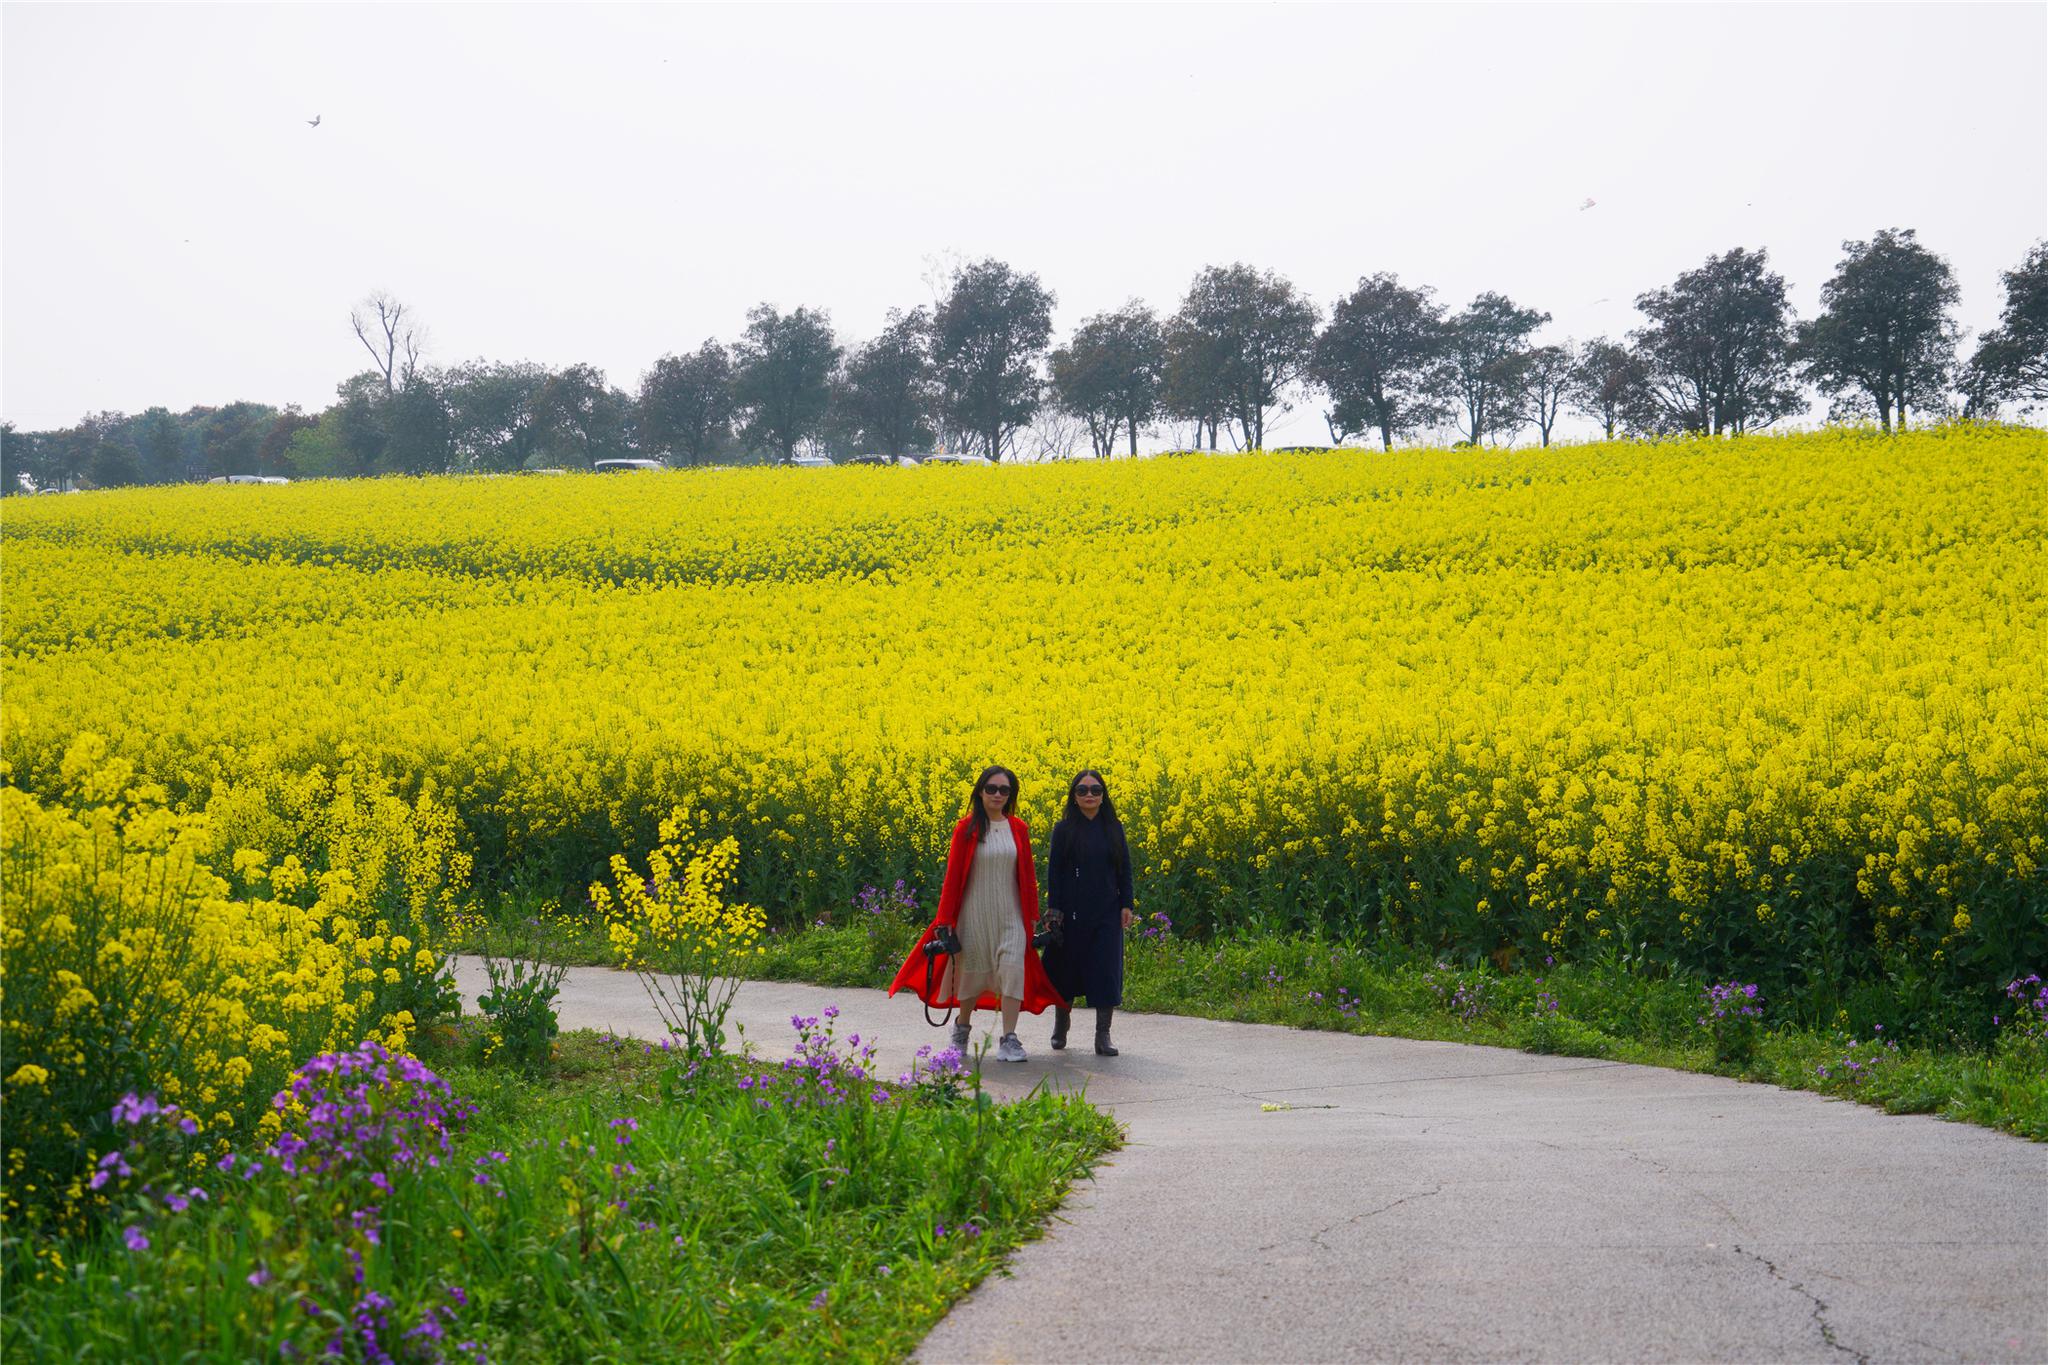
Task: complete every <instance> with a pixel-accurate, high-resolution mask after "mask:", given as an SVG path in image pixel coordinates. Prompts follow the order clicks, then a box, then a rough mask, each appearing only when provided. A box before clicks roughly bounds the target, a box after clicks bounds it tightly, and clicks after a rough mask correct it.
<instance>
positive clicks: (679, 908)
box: [590, 808, 768, 975]
mask: <svg viewBox="0 0 2048 1365" xmlns="http://www.w3.org/2000/svg"><path fill="white" fill-rule="evenodd" d="M696 824H697V821H696V819H695V818H694V817H693V815H692V814H691V812H690V811H689V810H688V809H687V808H684V809H678V810H676V811H674V812H672V813H671V814H670V815H669V816H668V818H667V819H665V820H663V821H662V822H661V843H660V844H659V845H658V846H657V847H656V848H655V849H654V850H653V851H652V852H650V853H649V854H648V855H647V876H646V877H645V878H642V877H641V876H640V875H639V874H638V873H636V872H635V871H634V870H633V866H632V864H631V863H630V862H628V861H627V859H626V857H625V855H624V854H620V853H614V854H613V855H612V859H611V872H612V880H613V882H614V883H616V885H617V886H618V892H617V894H616V895H614V894H613V892H612V890H611V888H610V887H607V886H606V885H605V884H604V883H602V882H598V883H594V884H593V885H592V886H591V888H590V903H591V905H592V906H594V907H595V908H596V911H597V913H598V915H599V916H600V917H602V918H603V919H604V921H605V923H606V925H607V926H608V931H609V933H610V936H611V942H612V947H613V948H614V949H616V950H617V952H618V955H619V960H620V961H621V962H623V963H625V964H626V965H627V966H629V967H634V968H646V967H650V966H659V967H671V968H674V969H676V970H682V971H688V972H694V973H698V974H713V975H716V974H731V973H732V972H733V971H734V970H735V969H736V968H738V967H739V965H740V963H741V962H742V961H743V960H744V959H746V958H748V957H751V956H754V955H755V954H757V953H759V952H761V951H762V950H761V948H760V946H759V939H760V937H761V931H762V930H763V929H765V928H767V924H768V918H767V915H766V914H765V913H764V912H763V911H762V910H761V909H760V907H759V906H754V905H746V904H741V903H737V902H735V903H731V904H728V903H727V901H726V899H725V892H726V890H727V888H728V887H730V886H731V884H732V880H733V874H734V871H735V869H736V868H737V867H738V865H739V856H740V847H739V841H738V840H737V839H734V838H733V837H732V836H731V835H727V836H726V837H724V838H723V839H716V840H713V841H711V842H709V843H708V844H706V845H704V846H703V847H701V848H700V847H697V846H696V841H695V838H694V833H695V826H696Z"/></svg>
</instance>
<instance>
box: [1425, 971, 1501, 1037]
mask: <svg viewBox="0 0 2048 1365" xmlns="http://www.w3.org/2000/svg"><path fill="white" fill-rule="evenodd" d="M1422 979H1423V982H1424V984H1426V985H1427V986H1428V987H1429V989H1430V992H1431V993H1432V994H1433V995H1435V996H1436V1000H1437V1003H1438V1004H1439V1005H1442V1006H1443V1007H1444V1008H1445V1009H1446V1010H1449V1011H1450V1012H1451V1013H1452V1014H1455V1015H1456V1016H1458V1018H1460V1019H1463V1020H1464V1021H1465V1022H1466V1023H1470V1022H1472V1021H1473V1020H1474V1019H1477V1018H1478V1017H1479V1016H1480V1015H1482V1014H1484V1013H1486V1011H1487V1008H1488V1007H1489V1006H1490V1005H1491V1004H1492V1003H1493V990H1492V985H1491V983H1490V982H1488V981H1487V979H1486V978H1485V977H1484V976H1480V975H1477V974H1474V975H1471V976H1467V975H1466V974H1464V973H1462V972H1457V971H1453V970H1452V969H1451V964H1450V963H1448V962H1439V963H1437V964H1436V967H1435V968H1434V969H1433V970H1432V971H1430V972H1429V973H1428V974H1426V975H1425V976H1424V977H1423V978H1422Z"/></svg>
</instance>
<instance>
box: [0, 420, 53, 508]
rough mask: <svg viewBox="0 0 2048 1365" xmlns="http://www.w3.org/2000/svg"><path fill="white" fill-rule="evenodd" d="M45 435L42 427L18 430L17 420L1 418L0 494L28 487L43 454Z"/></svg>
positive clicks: (11, 495)
mask: <svg viewBox="0 0 2048 1365" xmlns="http://www.w3.org/2000/svg"><path fill="white" fill-rule="evenodd" d="M42 437H43V434H42V433H41V432H39V431H16V430H15V429H14V423H12V422H0V497H13V496H15V495H16V494H19V493H26V492H28V491H29V488H30V486H31V485H32V484H33V483H34V482H35V470H36V467H37V465H38V463H39V461H40V459H41V456H42Z"/></svg>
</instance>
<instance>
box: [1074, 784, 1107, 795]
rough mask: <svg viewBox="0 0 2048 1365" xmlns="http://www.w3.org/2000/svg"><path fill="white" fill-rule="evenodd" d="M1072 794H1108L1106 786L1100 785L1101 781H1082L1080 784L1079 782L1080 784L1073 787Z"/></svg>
mask: <svg viewBox="0 0 2048 1365" xmlns="http://www.w3.org/2000/svg"><path fill="white" fill-rule="evenodd" d="M1074 795H1076V796H1107V795H1109V792H1108V790H1107V789H1106V788H1104V787H1103V785H1102V784H1101V783H1099V782H1083V783H1082V784H1081V785H1080V786H1078V787H1076V788H1074Z"/></svg>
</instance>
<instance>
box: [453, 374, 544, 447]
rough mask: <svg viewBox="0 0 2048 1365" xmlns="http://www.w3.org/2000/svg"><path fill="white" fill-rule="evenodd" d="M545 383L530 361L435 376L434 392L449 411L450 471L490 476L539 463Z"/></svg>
mask: <svg viewBox="0 0 2048 1365" xmlns="http://www.w3.org/2000/svg"><path fill="white" fill-rule="evenodd" d="M548 378H549V375H548V371H547V369H546V367H545V366H541V365H535V364H533V363H532V362H530V361H522V362H520V363H518V364H510V365H505V364H493V363H490V362H486V361H482V360H476V361H471V362H470V363H468V364H466V365H457V366H454V367H452V368H450V369H446V370H442V371H439V372H437V373H436V375H435V383H436V387H437V388H438V389H439V391H440V393H441V400H442V402H443V403H445V404H446V405H447V407H448V442H449V447H450V451H449V459H450V463H451V466H452V467H453V468H456V469H475V470H484V471H489V472H493V473H504V472H507V471H509V470H514V469H526V468H528V467H530V466H531V465H532V463H533V462H534V460H535V459H536V458H538V457H537V456H536V454H535V451H536V449H537V448H538V446H539V443H540V438H541V434H542V433H541V422H542V419H543V418H544V417H545V415H546V414H545V412H544V411H543V409H542V406H541V394H542V392H543V390H545V389H546V387H547V383H548Z"/></svg>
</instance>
